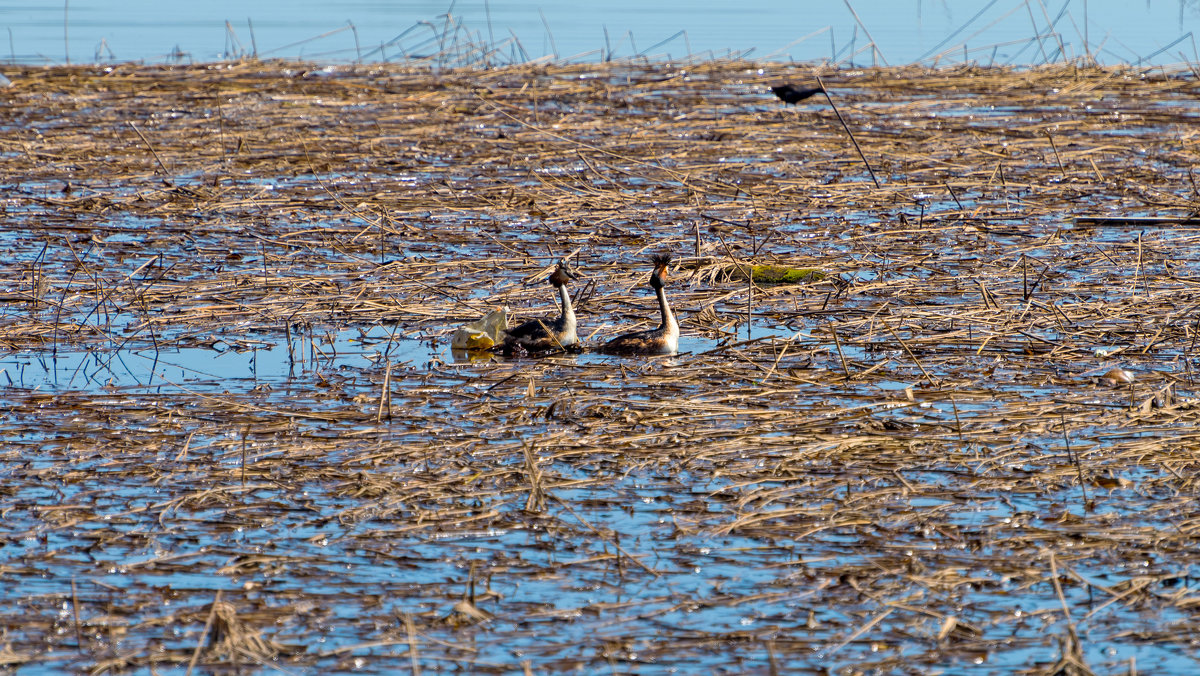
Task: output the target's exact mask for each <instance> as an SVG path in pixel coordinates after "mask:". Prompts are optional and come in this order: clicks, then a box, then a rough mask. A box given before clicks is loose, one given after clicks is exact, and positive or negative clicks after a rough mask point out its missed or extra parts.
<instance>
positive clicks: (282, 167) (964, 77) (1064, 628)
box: [0, 62, 1200, 674]
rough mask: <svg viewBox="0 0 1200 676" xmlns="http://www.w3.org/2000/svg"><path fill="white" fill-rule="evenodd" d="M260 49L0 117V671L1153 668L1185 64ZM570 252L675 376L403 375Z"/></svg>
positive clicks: (1180, 590)
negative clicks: (382, 62)
mask: <svg viewBox="0 0 1200 676" xmlns="http://www.w3.org/2000/svg"><path fill="white" fill-rule="evenodd" d="M305 73H306V71H305V70H304V67H303V66H301V65H281V66H279V67H276V66H274V65H263V64H242V65H237V66H228V67H226V66H220V67H213V68H209V67H198V68H195V69H182V70H172V69H154V68H129V69H127V70H123V69H121V68H117V69H115V70H107V71H106V70H103V69H51V70H39V69H29V70H28V71H27V72H24V73H21V74H20V75H21V77H20V78H18V79H17V81H18V82H19V83H20V84H19V85H18V87H17V88H16V89H15V90H8V93H6V94H5V95H6V96H7V97H8V103H9V105H8V106H7V107H6V108H5V111H4V112H3V116H4V119H3V120H2V123H3V124H4V125H5V126H6V127H8V128H10V129H14V130H20V134H19V136H18V137H17V141H14V142H13V143H12V144H11V147H10V149H9V150H8V152H9V157H8V159H9V160H10V162H11V163H13V165H14V169H13V175H15V176H19V177H20V178H19V180H12V182H11V184H10V185H8V186H7V190H6V192H5V195H4V208H5V215H6V221H5V227H4V228H3V231H2V232H0V254H2V260H3V262H2V263H0V265H2V266H3V270H4V278H5V279H6V280H7V281H6V286H5V287H4V288H3V289H0V294H2V295H3V305H2V306H0V347H2V348H3V354H0V369H3V378H0V401H2V403H3V404H4V406H5V407H6V415H5V416H4V418H3V421H2V422H0V426H2V427H0V428H2V430H3V435H4V439H5V441H6V443H5V446H4V448H3V450H2V451H0V453H2V455H3V461H4V465H3V488H2V489H0V511H2V512H3V515H4V517H5V523H6V524H7V525H8V527H9V529H8V532H7V533H6V534H4V535H3V538H2V540H0V555H2V556H3V558H2V560H0V566H2V567H0V578H2V580H3V582H4V585H3V591H0V599H2V601H3V603H0V607H2V609H0V614H2V615H0V616H2V617H3V620H4V622H5V624H6V626H7V627H8V630H7V634H6V636H5V643H6V645H7V646H8V648H7V650H6V651H5V652H3V653H0V654H3V655H4V657H5V663H6V664H8V665H11V668H13V669H18V670H21V671H25V670H29V671H32V672H37V671H55V670H69V671H92V670H94V671H100V672H107V671H117V670H120V669H126V670H129V671H132V672H134V673H150V672H151V671H154V672H155V673H184V672H185V671H186V669H187V664H188V662H189V661H190V660H191V658H192V656H193V654H197V655H198V657H197V659H198V660H199V663H200V665H201V666H203V668H205V669H208V670H226V669H228V670H231V671H233V670H236V671H242V672H254V673H267V672H268V671H270V670H272V669H273V668H274V667H275V666H282V667H283V668H286V669H287V670H289V671H296V672H306V673H331V672H340V673H349V672H367V673H387V672H394V671H397V670H412V669H413V668H414V665H416V668H417V669H419V670H421V671H439V670H444V671H452V670H465V671H470V672H476V673H489V672H490V673H511V672H519V671H521V670H522V669H523V665H524V664H526V663H528V665H529V668H530V670H532V671H533V672H535V673H543V672H579V673H593V672H595V671H597V670H613V671H616V672H620V673H632V672H637V673H682V672H695V671H703V672H711V673H745V672H759V673H766V672H769V671H770V670H771V669H773V668H777V669H778V670H780V671H788V672H800V673H804V672H809V673H839V674H840V673H847V674H848V673H856V672H871V671H876V672H880V673H894V672H900V673H931V672H936V671H938V670H942V671H945V672H949V673H953V672H960V671H965V670H968V669H974V670H977V671H979V672H980V673H1011V672H1012V671H1013V670H1015V669H1020V668H1029V667H1035V668H1042V669H1044V670H1046V671H1053V669H1054V667H1055V663H1056V662H1058V661H1059V660H1061V659H1067V658H1078V659H1081V660H1083V661H1086V662H1087V663H1088V664H1089V665H1090V666H1091V667H1092V668H1094V669H1096V670H1097V671H1104V672H1110V673H1112V672H1119V673H1124V672H1125V671H1127V670H1128V669H1129V667H1130V665H1131V664H1133V663H1134V662H1136V666H1137V668H1138V669H1140V670H1141V671H1143V672H1147V673H1149V672H1168V671H1187V670H1189V669H1192V668H1193V667H1194V666H1195V663H1196V661H1197V659H1198V655H1197V652H1196V648H1195V645H1194V642H1193V640H1192V638H1191V637H1192V636H1194V635H1195V628H1196V623H1197V620H1198V619H1200V618H1197V617H1196V614H1195V612H1194V608H1195V607H1196V605H1197V604H1195V603H1194V602H1193V592H1192V589H1193V587H1194V584H1195V583H1194V580H1193V576H1192V575H1191V572H1192V566H1193V561H1194V551H1195V536H1194V531H1195V523H1194V521H1195V519H1194V515H1193V512H1194V491H1195V486H1194V481H1193V480H1192V478H1191V476H1192V474H1193V473H1194V467H1195V457H1194V453H1195V448H1196V443H1197V437H1196V434H1195V432H1194V430H1195V429H1196V422H1197V421H1196V416H1197V414H1198V413H1197V408H1196V405H1195V403H1194V385H1193V376H1192V374H1193V369H1194V368H1196V363H1195V361H1194V356H1195V355H1194V353H1193V345H1194V341H1195V335H1196V334H1195V308H1196V307H1197V303H1198V302H1200V299H1197V297H1196V295H1195V293H1196V292H1195V281H1194V280H1195V278H1196V273H1197V270H1196V262H1197V260H1200V258H1198V256H1197V247H1198V245H1200V230H1198V229H1197V228H1196V227H1195V225H1194V224H1189V223H1186V222H1180V223H1174V224H1170V225H1168V226H1163V227H1153V228H1151V227H1146V228H1144V229H1143V228H1135V227H1129V226H1121V227H1103V228H1093V227H1083V226H1080V225H1078V224H1076V223H1074V222H1073V220H1072V217H1073V216H1076V215H1095V214H1110V215H1122V216H1130V215H1142V216H1147V215H1164V214H1165V215H1178V216H1183V215H1186V214H1187V213H1188V210H1189V209H1190V208H1192V207H1193V206H1194V201H1195V192H1194V188H1193V186H1192V183H1191V182H1190V180H1189V175H1190V174H1189V169H1190V168H1191V167H1192V166H1193V165H1194V164H1195V160H1196V155H1197V148H1196V144H1195V138H1194V133H1193V132H1192V130H1193V129H1194V128H1195V123H1196V119H1195V118H1196V112H1195V110H1194V109H1193V108H1191V107H1189V106H1188V105H1184V104H1186V103H1187V102H1188V101H1192V100H1194V95H1195V91H1196V89H1195V87H1196V85H1195V82H1194V79H1192V78H1190V76H1188V75H1187V74H1186V73H1183V74H1175V75H1171V74H1165V75H1164V74H1160V73H1157V72H1154V73H1147V72H1139V71H1133V70H1123V71H1088V70H1082V71H1081V70H1078V69H1075V70H1072V69H1069V68H1067V69H1043V70H1037V69H1033V70H1029V71H1016V72H1013V71H1003V72H994V71H977V70H969V69H968V70H952V71H941V72H932V73H930V72H926V71H923V70H922V71H919V72H918V71H915V70H903V69H897V70H886V71H863V72H858V71H855V72H845V71H843V72H827V73H824V74H823V76H825V77H826V79H827V80H828V81H829V82H830V84H831V89H832V90H833V92H834V96H835V100H836V101H837V102H838V104H839V108H840V110H841V112H842V113H843V115H844V116H845V117H847V119H848V124H849V125H851V127H852V129H853V131H854V133H855V135H856V138H857V140H858V141H859V143H860V144H861V145H862V147H863V151H864V154H865V155H866V156H867V157H868V158H869V159H871V160H872V162H873V163H874V165H875V169H876V172H877V173H878V175H879V176H880V177H881V179H882V187H880V188H875V187H874V186H873V185H872V183H871V181H870V178H869V176H868V175H867V173H866V172H865V171H864V170H863V168H862V165H861V160H860V159H859V158H858V157H857V156H856V155H855V154H854V152H853V150H852V147H851V146H850V145H849V144H848V142H847V140H846V137H845V130H844V129H843V128H842V126H841V125H840V123H839V122H838V121H837V118H836V116H834V115H833V113H832V112H831V111H829V110H828V109H827V107H826V106H825V105H823V104H821V105H806V106H802V107H799V108H790V109H781V108H780V107H779V106H778V104H777V103H775V102H773V101H772V100H771V99H770V98H769V97H768V94H767V92H766V89H765V85H766V84H768V83H769V82H770V81H772V80H773V79H774V78H780V77H786V78H796V79H799V78H802V77H804V76H806V75H808V71H807V70H806V69H803V68H799V67H795V66H786V65H780V64H770V65H766V66H763V65H761V64H750V63H740V62H736V63H725V62H714V63H712V64H710V65H709V66H707V67H705V68H702V69H700V70H699V71H680V70H678V69H674V68H670V67H666V66H662V67H656V66H641V65H639V66H627V65H622V66H612V67H598V66H589V67H586V68H584V67H578V68H573V67H564V68H553V67H551V68H542V69H539V68H528V67H525V68H520V69H508V70H504V69H502V70H498V71H494V72H486V73H479V72H458V73H455V74H453V76H452V80H451V81H450V82H449V83H447V80H446V78H445V77H444V76H443V75H441V74H431V73H428V72H425V71H421V70H411V69H407V68H399V67H396V68H395V69H391V70H389V69H386V68H381V69H354V68H345V69H336V68H335V69H327V70H324V71H321V73H320V74H319V75H315V76H312V77H307V76H306V75H305ZM198 81H199V82H205V83H206V84H205V87H199V88H198V86H197V84H196V83H197V82H198ZM132 92H137V93H138V95H137V96H132V95H130V94H131V93H132ZM914 92H915V93H914ZM997 92H1000V93H997ZM484 96H486V97H489V98H488V99H487V100H486V101H485V100H484V98H483V97H484ZM488 101H490V102H491V103H488ZM1097 109H1104V110H1106V111H1108V112H1107V113H1106V114H1101V113H1094V112H1092V111H1094V110H1097ZM614 111H615V112H619V113H620V114H614ZM1113 111H1116V112H1119V113H1120V114H1119V115H1113V114H1111V113H1112V112H1113ZM130 120H133V121H135V124H134V126H131V125H130V124H129V121H130ZM139 131H140V134H139V133H138V132H139ZM147 142H149V144H150V145H152V147H153V148H154V151H153V153H152V152H150V151H149V149H148V147H147ZM576 248H578V249H580V252H579V259H578V267H579V268H580V270H581V271H582V272H583V273H584V274H585V275H586V276H587V278H588V279H587V280H586V281H588V282H591V283H592V284H591V285H588V286H587V287H586V288H585V285H584V284H580V285H578V286H579V288H577V294H578V298H579V301H580V306H581V307H580V317H581V321H582V324H583V331H582V333H583V334H584V335H591V334H592V332H593V331H595V332H596V333H595V335H594V336H591V340H592V341H593V342H598V341H600V340H602V339H603V338H604V337H607V336H609V335H611V334H613V333H615V332H616V331H618V330H620V329H622V328H624V327H628V326H634V325H636V324H637V323H638V322H644V321H645V320H646V318H647V317H652V315H653V297H652V295H651V294H650V292H649V290H648V289H647V288H646V287H645V276H646V273H647V270H646V269H645V267H646V266H645V265H644V262H643V259H644V258H646V257H647V256H648V255H649V253H652V252H658V251H670V252H672V253H674V254H675V255H676V256H677V258H678V263H677V265H676V268H675V269H674V270H673V280H674V281H673V283H672V285H671V287H670V294H671V298H672V301H673V303H674V305H675V307H676V309H677V311H678V312H679V313H680V316H681V318H682V320H683V326H684V333H685V338H684V340H683V341H682V346H683V347H684V351H685V353H684V354H681V355H677V356H673V357H659V358H652V359H619V358H613V357H607V356H601V355H596V354H591V353H584V354H582V355H570V354H568V355H552V356H546V357H539V358H524V359H500V358H494V359H481V360H470V359H467V360H462V359H459V358H457V357H456V356H455V355H452V354H451V353H450V351H449V348H448V343H449V336H450V334H451V333H452V332H453V329H454V328H455V327H456V326H457V325H459V324H461V323H463V322H466V321H469V320H472V319H474V318H476V317H477V316H479V315H480V314H482V313H483V312H485V311H487V310H488V309H489V308H491V307H493V306H495V305H501V304H506V305H509V306H510V307H511V308H513V309H514V311H515V312H516V313H517V314H518V315H519V316H521V317H525V316H529V315H531V314H533V313H536V312H544V311H545V310H546V309H547V308H549V306H550V303H551V302H552V301H551V294H550V293H549V288H548V287H547V286H546V285H545V284H544V282H543V281H541V280H540V279H539V278H538V273H540V272H543V271H544V269H545V267H546V266H547V265H548V264H550V263H551V262H552V261H553V260H554V258H555V257H556V256H558V255H562V254H564V253H566V252H568V251H572V250H574V249H576ZM732 258H736V259H737V260H739V261H755V262H757V261H766V262H773V263H777V264H782V265H792V266H796V267H803V268H816V269H820V270H822V271H824V272H825V273H826V275H827V276H826V277H825V278H824V279H822V280H820V281H817V282H814V283H811V284H807V285H797V286H779V287H769V286H763V287H760V288H756V289H754V291H753V296H752V299H750V300H749V302H748V298H747V289H746V282H745V281H744V280H738V279H737V278H736V276H731V274H730V271H729V268H730V267H731V266H732V262H731V259H732ZM835 280H840V281H835ZM747 306H749V307H750V308H751V309H752V312H753V318H752V319H751V320H750V323H751V330H750V332H749V334H748V333H747V328H746V326H747V324H746V309H747ZM1098 350H1105V351H1107V352H1098ZM1116 365H1120V366H1123V367H1125V368H1127V369H1129V370H1131V371H1133V372H1134V373H1135V375H1136V379H1135V381H1134V382H1133V383H1132V384H1123V385H1122V384H1118V385H1115V386H1114V385H1110V384H1108V383H1106V382H1104V379H1103V378H1102V377H1101V376H1102V375H1103V374H1104V373H1105V371H1106V369H1107V368H1109V367H1110V366H1116ZM1060 589H1061V597H1060V592H1059V590H1060ZM218 593H219V594H220V599H221V601H222V602H224V603H226V604H229V607H230V608H232V609H233V614H232V615H230V616H226V615H222V614H219V613H217V609H219V608H220V607H221V606H220V605H219V604H214V600H215V599H216V598H217V596H218ZM1064 605H1065V609H1064ZM218 616H219V617H218ZM230 617H232V618H233V620H230V619H229V618H230ZM210 620H211V621H210ZM214 625H215V626H218V629H219V631H212V630H211V626H214ZM206 626H210V629H209V630H206ZM1072 627H1073V628H1074V630H1075V631H1076V634H1077V636H1078V638H1079V642H1078V646H1079V649H1078V651H1074V650H1073V649H1071V648H1070V647H1069V645H1070V640H1071V639H1070V635H1071V629H1070V628H1072ZM253 636H257V637H258V639H259V642H258V643H255V642H254V641H253V640H250V638H248V637H253ZM197 646H200V647H201V649H200V650H199V652H198V653H197V652H196V651H197ZM264 646H265V647H264Z"/></svg>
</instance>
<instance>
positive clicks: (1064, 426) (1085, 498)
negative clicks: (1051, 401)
mask: <svg viewBox="0 0 1200 676" xmlns="http://www.w3.org/2000/svg"><path fill="white" fill-rule="evenodd" d="M1058 418H1059V420H1060V421H1062V435H1063V442H1065V443H1066V445H1067V459H1068V460H1070V461H1071V462H1072V463H1073V464H1074V465H1075V473H1076V474H1077V475H1078V476H1079V490H1080V491H1081V492H1082V493H1083V508H1084V510H1085V511H1086V510H1087V506H1088V504H1089V501H1088V494H1087V486H1086V485H1085V484H1084V482H1083V466H1082V465H1081V464H1080V462H1079V455H1078V454H1077V453H1075V452H1073V451H1072V450H1071V437H1070V436H1069V435H1068V434H1067V417H1066V416H1065V415H1063V414H1061V413H1060V414H1058Z"/></svg>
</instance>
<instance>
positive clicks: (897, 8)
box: [0, 0, 1200, 65]
mask: <svg viewBox="0 0 1200 676" xmlns="http://www.w3.org/2000/svg"><path fill="white" fill-rule="evenodd" d="M851 7H853V12H852V10H851ZM855 13H857V17H858V18H857V20H856V18H855ZM64 19H65V22H64ZM226 22H228V26H227V24H226ZM64 23H65V26H64ZM1197 27H1200V1H1197V0H1143V1H1142V2H1119V1H1117V0H1092V1H1091V2H1086V1H1085V0H989V1H987V2H983V1H979V0H976V1H973V2H949V1H948V0H905V1H903V2H889V1H888V0H854V1H853V2H845V1H843V2H787V1H784V0H750V1H748V2H738V3H729V2H713V1H711V0H696V1H692V2H659V3H641V2H633V1H631V0H615V1H612V2H605V3H596V2H578V1H575V2H553V3H550V2H547V3H530V2H520V3H505V2H487V1H485V0H461V1H459V2H453V3H451V2H447V1H444V0H443V1H436V2H429V1H418V2H403V3H399V2H393V3H389V2H378V1H377V0H350V1H346V2H337V3H333V2H317V1H315V0H303V1H299V2H283V1H281V0H260V1H258V2H241V1H239V2H235V1H233V0H214V1H211V2H204V3H183V2H157V1H151V0H129V1H127V2H121V3H114V2H105V1H104V0H65V1H64V0H46V1H44V2H38V3H26V4H23V5H19V6H8V7H0V28H2V29H7V31H4V32H0V58H2V59H5V60H16V61H21V62H33V63H46V62H48V63H62V62H64V61H66V60H68V58H69V60H70V61H71V62H72V63H88V62H95V61H149V62H163V61H171V60H179V61H214V60H220V59H225V58H232V57H236V56H239V55H249V54H257V55H259V56H263V57H287V58H297V57H299V58H306V59H314V60H319V61H331V62H348V61H355V60H358V59H362V60H364V61H378V60H399V59H403V58H412V57H430V56H432V55H434V54H437V53H438V52H439V51H443V50H444V49H445V48H447V47H450V46H452V45H456V44H457V45H458V46H460V47H461V46H464V45H467V44H477V45H490V46H492V47H494V48H495V49H494V51H493V52H491V53H489V54H487V56H486V60H487V61H488V62H489V63H493V64H495V63H505V62H511V61H523V60H528V59H536V58H539V57H544V56H551V57H555V58H558V59H560V60H566V59H570V60H592V61H595V60H602V59H605V58H628V57H634V56H646V57H650V58H656V59H663V58H672V59H679V58H682V57H686V56H689V55H691V56H695V57H710V58H711V57H724V56H747V57H749V58H753V59H759V60H783V61H786V60H789V59H790V60H799V61H822V60H829V61H833V62H837V63H839V64H842V65H851V64H854V65H870V64H872V63H879V64H884V63H886V64H892V65H896V64H906V63H914V62H921V63H928V64H932V63H942V64H945V63H957V62H961V61H963V60H964V59H967V60H970V61H976V62H980V63H984V64H988V63H1013V64H1021V65H1025V64H1037V63H1045V62H1054V61H1062V60H1063V59H1064V58H1066V59H1071V58H1079V57H1083V56H1085V55H1087V54H1091V55H1092V56H1093V57H1094V58H1096V59H1097V60H1099V61H1101V62H1103V63H1159V64H1162V63H1179V62H1182V61H1185V60H1189V61H1200V56H1198V55H1197V50H1196V44H1195V39H1194V36H1193V35H1192V31H1194V30H1195V29H1196V28H1197ZM64 28H65V31H64ZM64 33H65V34H64ZM872 42H873V43H874V45H875V47H874V48H872V47H871V44H872ZM462 56H463V55H462V54H461V53H459V54H458V57H460V58H461V57H462ZM478 56H479V58H480V63H482V60H483V59H484V57H483V56H482V55H478ZM468 62H469V61H468Z"/></svg>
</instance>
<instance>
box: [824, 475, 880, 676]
mask: <svg viewBox="0 0 1200 676" xmlns="http://www.w3.org/2000/svg"><path fill="white" fill-rule="evenodd" d="M849 487H850V484H846V488H847V490H849ZM895 610H896V609H895V608H888V609H887V610H885V611H883V612H882V613H879V614H878V615H876V616H875V617H872V618H871V619H870V620H868V621H867V622H866V623H865V624H863V626H861V627H859V628H858V629H855V630H854V633H853V634H850V636H848V637H847V638H846V639H845V640H844V641H842V642H841V643H839V644H837V645H835V646H834V647H832V648H830V649H829V650H828V651H826V652H825V655H832V654H834V653H836V652H837V651H839V650H841V649H842V648H845V647H846V646H848V645H850V644H851V643H853V642H854V641H855V639H857V638H858V637H859V636H862V635H863V634H865V633H867V632H868V631H870V630H871V627H874V626H875V625H877V624H879V623H880V622H882V621H883V620H884V618H886V617H887V616H888V615H891V614H892V612H893V611H895Z"/></svg>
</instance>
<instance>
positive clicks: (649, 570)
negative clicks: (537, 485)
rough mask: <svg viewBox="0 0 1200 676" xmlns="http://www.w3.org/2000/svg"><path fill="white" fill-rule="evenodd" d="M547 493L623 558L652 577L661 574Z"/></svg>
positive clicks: (556, 497) (555, 496) (568, 506)
mask: <svg viewBox="0 0 1200 676" xmlns="http://www.w3.org/2000/svg"><path fill="white" fill-rule="evenodd" d="M548 495H549V496H550V497H551V498H552V499H553V500H554V501H555V502H557V503H558V504H559V506H560V507H562V508H563V509H565V510H567V511H568V512H570V514H571V516H573V517H575V519H576V520H577V521H579V523H581V524H583V525H584V527H586V528H587V529H588V530H590V531H592V533H594V534H595V535H596V537H598V538H600V539H601V540H604V541H605V542H607V543H608V544H610V545H612V546H613V548H614V549H616V550H617V551H618V552H620V553H621V554H622V555H624V556H625V558H627V559H629V560H631V561H633V562H634V563H636V564H637V565H638V566H640V567H641V569H642V570H644V571H646V572H647V573H650V574H651V575H653V576H654V577H660V576H661V575H662V573H659V572H658V571H657V570H655V569H653V568H651V567H650V566H647V565H646V564H644V563H642V560H641V559H639V558H638V557H636V556H634V555H632V554H630V553H629V552H627V551H625V549H624V548H622V547H621V545H620V544H619V543H617V542H615V541H613V540H611V539H609V538H607V537H605V536H604V535H603V534H602V533H601V532H600V531H599V530H597V529H596V527H595V526H593V525H592V524H591V523H590V522H589V521H588V520H587V519H585V518H583V517H582V516H580V514H579V513H578V512H576V511H575V510H574V509H571V506H570V505H568V504H567V503H565V502H563V501H562V500H561V499H559V497H558V496H557V495H554V494H553V493H549V494H548Z"/></svg>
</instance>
